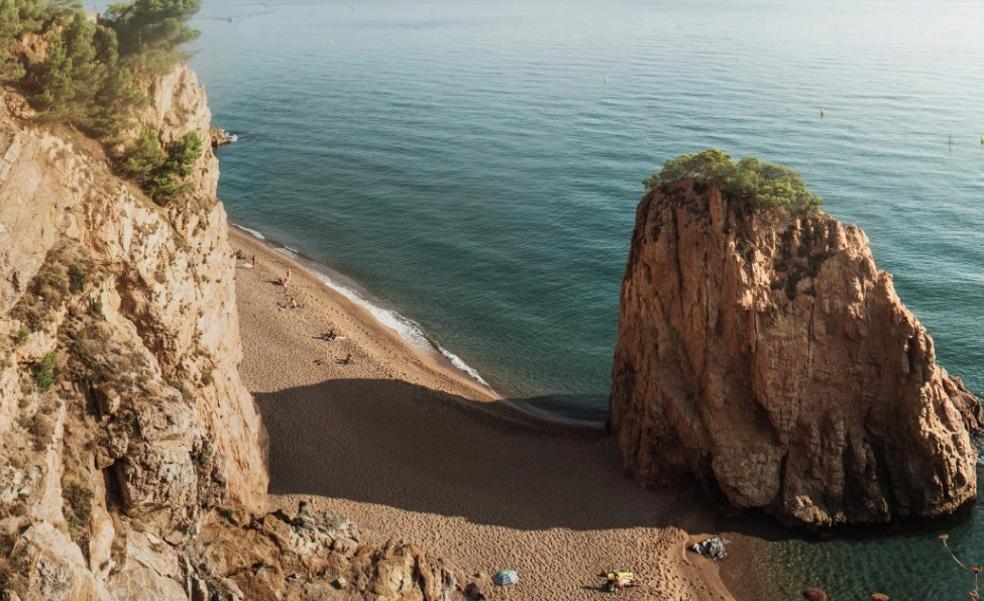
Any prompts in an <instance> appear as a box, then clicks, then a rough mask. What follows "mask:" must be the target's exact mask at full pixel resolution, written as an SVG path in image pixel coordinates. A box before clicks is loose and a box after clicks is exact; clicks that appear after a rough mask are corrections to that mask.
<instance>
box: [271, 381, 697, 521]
mask: <svg viewBox="0 0 984 601" xmlns="http://www.w3.org/2000/svg"><path fill="white" fill-rule="evenodd" d="M256 400H257V403H258V405H259V407H260V410H261V412H262V414H263V420H264V423H265V424H266V427H267V430H268V433H269V440H270V447H269V463H270V478H271V482H270V492H271V493H273V494H310V495H323V496H329V497H338V498H344V499H349V500H352V501H359V502H368V503H377V504H383V505H388V506H391V507H396V508H400V509H405V510H410V511H417V512H425V513H435V514H440V515H445V516H462V517H464V518H466V519H468V520H469V521H472V522H475V523H479V524H491V525H499V526H506V527H511V528H517V529H522V530H539V529H547V528H555V527H566V528H571V529H575V530H592V529H608V528H621V527H625V528H628V527H637V526H653V527H663V526H668V525H675V526H680V527H683V528H687V527H688V526H692V525H691V524H686V523H683V522H685V521H690V520H692V519H693V516H694V515H695V512H694V511H693V508H694V503H695V500H694V497H693V496H691V495H690V494H675V493H664V492H655V491H650V490H644V489H642V488H640V487H639V486H638V485H637V484H635V483H634V482H632V481H631V480H630V479H628V478H626V477H625V476H624V475H623V472H622V469H621V462H620V457H619V454H618V450H617V448H616V447H615V444H614V440H613V439H612V438H611V437H610V436H608V435H607V434H606V433H605V432H604V431H601V430H597V429H596V430H587V429H578V428H571V427H565V426H560V425H555V424H550V423H547V422H542V421H538V420H535V419H531V418H529V417H528V416H525V415H523V414H521V413H520V412H518V411H516V410H513V409H510V408H508V407H504V406H501V405H499V404H492V405H483V404H479V403H474V402H470V401H466V400H463V399H460V398H456V397H450V396H449V395H445V394H443V393H439V392H435V391H433V390H429V389H427V388H423V387H420V386H416V385H413V384H410V383H407V382H403V381H400V380H358V379H342V380H328V381H325V382H322V383H320V384H316V385H312V386H305V387H300V388H293V389H288V390H283V391H278V392H272V393H259V394H257V395H256Z"/></svg>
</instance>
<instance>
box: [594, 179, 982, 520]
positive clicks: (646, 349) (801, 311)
mask: <svg viewBox="0 0 984 601" xmlns="http://www.w3.org/2000/svg"><path fill="white" fill-rule="evenodd" d="M610 402H611V425H612V428H613V430H614V432H615V434H616V436H617V439H618V442H619V445H620V447H621V449H622V454H623V458H624V463H625V466H626V469H627V470H628V472H629V473H631V474H632V475H633V476H634V477H635V478H637V479H638V480H640V481H641V482H643V483H644V484H647V485H653V486H664V485H667V484H669V483H671V482H675V481H677V480H679V479H680V478H681V477H691V476H692V477H696V479H697V480H698V481H700V482H702V483H703V484H704V485H706V486H707V487H708V488H710V489H712V490H719V491H720V492H721V493H723V495H724V496H725V497H726V498H727V499H728V501H729V502H730V503H731V504H732V505H734V506H736V507H740V508H745V507H749V508H752V507H754V508H763V509H765V510H767V511H769V512H772V513H774V514H775V515H777V516H779V517H780V518H781V519H783V520H785V521H789V522H794V523H800V524H805V525H810V526H830V525H833V524H841V523H863V522H884V521H887V520H889V519H891V518H892V517H893V516H936V515H940V514H944V513H947V512H950V511H953V510H954V509H956V508H957V507H959V506H960V505H961V504H963V503H964V502H966V501H968V500H969V499H972V498H974V496H975V494H976V490H977V481H976V471H975V465H976V452H975V449H974V446H973V445H972V443H971V440H970V437H969V435H968V430H969V429H976V428H979V427H980V426H981V423H982V421H981V418H982V414H981V407H980V403H979V402H978V400H977V399H976V398H975V397H974V396H973V395H972V394H971V393H970V392H968V391H967V389H966V388H965V387H964V386H963V384H962V383H961V382H960V380H959V379H958V378H956V377H952V376H950V375H948V374H947V372H946V371H945V370H944V369H943V368H942V367H940V366H938V365H937V364H936V357H935V352H934V349H933V341H932V339H931V338H930V337H929V335H928V334H927V333H926V330H925V329H923V327H922V326H921V325H920V324H919V322H918V321H917V320H916V318H915V317H914V316H913V315H912V313H910V312H909V311H908V310H907V309H906V308H905V307H904V306H903V305H902V303H901V301H900V300H899V298H898V296H897V295H896V294H895V290H894V288H893V286H892V280H891V276H890V275H889V274H887V273H885V272H882V271H879V270H878V269H877V268H876V267H875V263H874V261H873V259H872V257H871V252H870V249H869V248H868V241H867V238H866V237H865V235H864V232H862V231H861V230H860V229H858V228H857V227H855V226H845V225H842V224H841V223H839V222H838V221H836V220H835V219H833V218H831V217H829V216H828V215H825V214H823V213H813V214H810V215H804V216H793V215H790V214H787V213H783V212H780V211H753V210H752V209H750V208H748V207H746V206H743V205H742V203H739V202H737V201H733V200H731V199H729V198H728V197H727V196H726V195H723V194H722V193H721V191H720V190H718V189H717V188H716V187H714V186H712V185H705V184H701V183H695V182H692V181H683V182H677V183H674V184H668V185H664V186H662V187H661V188H660V189H658V190H656V191H654V192H650V193H649V194H647V195H646V196H645V197H644V198H643V200H642V202H641V203H640V205H639V208H638V212H637V216H636V225H635V232H634V234H633V238H632V247H631V251H630V254H629V260H628V265H627V268H626V273H625V279H624V281H623V285H622V298H621V309H620V314H619V339H618V345H617V348H616V351H615V365H614V369H613V388H612V395H611V401H610Z"/></svg>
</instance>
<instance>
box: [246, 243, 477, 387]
mask: <svg viewBox="0 0 984 601" xmlns="http://www.w3.org/2000/svg"><path fill="white" fill-rule="evenodd" d="M233 225H235V226H236V227H237V228H239V229H241V230H243V231H244V232H247V233H248V234H250V235H252V236H253V237H255V238H257V239H258V240H266V236H264V235H263V234H261V233H260V232H258V231H256V230H254V229H250V228H248V227H244V226H241V225H236V224H233ZM273 250H274V251H276V252H278V253H280V254H282V255H285V256H287V257H290V258H291V259H297V258H299V257H298V255H299V252H298V251H297V249H294V248H291V247H289V246H278V247H274V249H273ZM316 273H317V274H318V275H319V276H321V281H322V283H324V285H325V286H327V287H329V288H331V289H332V290H334V291H335V292H338V293H339V294H341V295H342V296H344V297H345V298H347V299H349V300H350V301H352V302H353V303H355V304H357V305H359V306H360V307H362V308H363V309H365V310H366V311H368V312H369V314H370V315H372V316H373V317H374V318H375V319H376V321H378V322H379V323H381V324H383V325H384V326H386V327H387V328H389V329H391V330H393V331H394V332H396V334H397V335H398V336H400V338H403V339H404V340H406V341H407V342H409V343H410V344H412V345H413V346H414V347H416V348H418V349H419V350H422V351H426V352H434V350H435V349H436V350H438V351H440V353H441V354H442V355H444V357H445V358H446V359H447V360H448V361H450V362H451V365H453V366H454V367H455V368H456V369H458V370H460V371H462V372H464V373H466V374H468V375H469V376H470V377H471V378H472V379H474V380H475V381H476V382H478V383H480V384H481V385H482V386H485V387H487V388H488V389H489V390H491V389H492V388H491V386H489V383H488V382H486V381H485V379H484V378H482V376H481V375H480V374H479V373H478V370H476V369H475V368H474V367H472V366H471V365H468V364H467V363H465V362H464V361H463V360H462V359H461V357H459V356H458V355H455V354H454V353H452V352H451V351H449V350H448V349H446V348H444V347H443V346H441V345H439V344H436V343H433V342H431V340H430V339H429V338H427V335H426V334H424V331H423V329H422V328H421V327H420V325H419V324H418V323H417V322H415V321H413V320H412V319H408V318H406V317H404V316H403V315H400V314H399V313H397V312H396V311H394V310H392V309H387V308H385V307H380V306H379V305H377V304H375V303H373V302H372V301H370V300H369V299H367V298H366V297H365V296H364V295H362V294H360V293H359V291H358V290H355V289H354V288H352V287H350V286H345V285H343V284H340V283H338V282H336V281H335V280H333V279H332V278H331V277H330V276H328V275H327V274H325V273H323V272H320V271H318V272H316Z"/></svg>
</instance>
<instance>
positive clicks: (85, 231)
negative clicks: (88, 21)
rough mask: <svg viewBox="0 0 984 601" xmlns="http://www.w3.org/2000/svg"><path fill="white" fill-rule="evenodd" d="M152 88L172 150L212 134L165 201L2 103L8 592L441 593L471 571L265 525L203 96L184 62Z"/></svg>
mask: <svg viewBox="0 0 984 601" xmlns="http://www.w3.org/2000/svg"><path fill="white" fill-rule="evenodd" d="M149 96H150V100H151V102H150V103H149V106H148V107H147V108H146V110H144V112H143V113H142V114H141V116H140V120H141V121H142V123H143V125H144V126H147V127H150V128H152V129H154V130H156V131H157V132H158V133H159V136H160V138H161V139H162V141H164V142H167V141H170V140H173V139H177V138H179V137H181V136H182V135H184V134H185V133H187V132H189V131H197V132H198V134H199V135H200V136H201V138H202V140H203V141H204V142H205V143H204V144H203V148H204V152H203V155H202V156H201V158H200V159H199V160H198V163H197V164H196V166H195V169H194V171H193V173H192V175H191V176H190V177H189V181H188V185H189V187H188V193H187V194H184V195H183V196H182V197H181V198H180V199H178V200H176V201H174V202H171V203H169V204H168V205H167V206H166V207H164V208H162V207H160V206H158V205H157V204H155V203H153V202H152V201H151V200H149V199H148V198H147V197H146V196H145V195H144V194H143V193H142V192H141V191H140V190H139V189H138V188H136V187H135V186H133V185H132V184H130V183H128V182H125V181H123V180H121V179H119V178H118V177H116V176H115V175H114V173H113V171H112V169H111V166H110V162H109V161H108V160H107V159H106V156H105V155H104V153H103V151H102V148H101V147H100V146H99V145H98V144H96V143H94V142H92V141H91V140H88V139H86V138H85V137H83V136H81V135H79V134H78V133H77V132H74V131H70V130H67V129H59V128H57V127H50V128H47V127H40V126H38V125H37V124H35V123H34V122H33V121H32V120H31V111H30V109H29V108H27V105H26V103H25V102H24V100H23V98H21V97H20V96H19V95H18V94H17V93H16V92H14V91H11V90H8V89H4V90H3V103H2V104H0V599H4V600H15V599H19V600H21V601H30V600H41V599H45V600H51V599H65V600H68V599H86V600H89V599H92V600H100V601H107V600H111V599H112V600H118V601H123V600H131V599H132V600H137V599H140V600H162V601H163V600H177V599H195V600H199V599H201V600H204V599H282V598H290V599H307V598H312V599H313V598H318V599H321V598H325V596H326V595H328V594H329V592H331V593H332V594H337V595H339V598H361V597H371V598H392V599H404V598H405V599H439V598H444V596H445V595H446V594H448V592H449V591H451V590H453V587H454V578H453V576H452V575H451V573H450V572H449V571H447V570H445V569H443V568H442V567H441V566H440V564H438V563H435V562H432V561H431V560H429V559H428V558H427V557H426V556H425V555H424V554H423V553H421V552H420V551H419V550H417V549H414V548H412V547H408V546H405V545H390V546H387V547H385V548H377V547H371V546H366V545H364V544H362V543H360V541H359V538H358V534H357V531H356V530H355V529H354V527H353V526H352V525H351V524H349V523H348V522H346V521H344V520H342V519H340V518H337V517H333V516H324V515H311V514H310V513H309V512H307V511H305V510H303V509H302V510H299V512H298V513H297V514H292V515H287V514H284V513H273V514H267V515H263V514H257V513H255V512H256V510H257V509H258V508H259V501H260V500H261V499H262V497H263V495H264V493H265V491H266V486H267V476H266V471H265V458H264V444H263V431H262V426H261V424H260V419H259V415H258V413H257V411H256V409H255V408H254V404H253V400H252V398H251V396H250V395H249V393H248V392H247V391H246V389H245V388H244V387H243V385H242V383H241V381H240V379H239V374H238V365H239V362H240V354H241V351H240V343H239V331H238V324H237V313H236V306H235V295H234V280H233V277H234V260H233V258H232V255H231V252H230V248H229V245H228V243H227V240H226V233H227V229H226V228H227V224H226V215H225V211H224V209H223V207H222V204H221V203H220V202H219V201H218V199H217V198H216V184H217V181H218V165H217V161H216V160H215V157H214V155H213V154H212V150H211V146H212V145H211V143H210V138H209V127H210V123H209V121H210V114H209V110H208V106H207V103H206V101H205V94H204V90H203V89H202V87H201V86H200V85H199V84H198V82H197V81H196V78H195V76H194V74H193V73H192V72H191V71H190V70H188V69H187V68H185V67H183V66H181V67H178V68H176V69H175V70H174V71H173V72H172V73H170V74H169V75H167V76H164V77H162V78H159V79H158V80H157V81H156V82H154V84H153V85H152V86H151V88H150V90H149Z"/></svg>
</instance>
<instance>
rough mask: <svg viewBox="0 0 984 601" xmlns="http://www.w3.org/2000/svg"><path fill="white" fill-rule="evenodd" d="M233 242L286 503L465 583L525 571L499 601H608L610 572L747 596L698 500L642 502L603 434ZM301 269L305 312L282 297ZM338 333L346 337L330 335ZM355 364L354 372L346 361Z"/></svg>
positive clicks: (277, 486) (646, 586)
mask: <svg viewBox="0 0 984 601" xmlns="http://www.w3.org/2000/svg"><path fill="white" fill-rule="evenodd" d="M230 238H231V244H232V246H233V248H234V249H241V250H242V252H243V253H244V254H246V255H247V256H250V255H254V254H255V255H256V256H257V265H256V266H255V267H254V268H253V269H242V268H240V269H238V270H237V298H238V304H239V314H240V324H241V330H242V340H243V348H244V361H243V364H242V374H243V378H244V380H245V382H246V385H247V386H248V387H249V389H250V390H251V391H252V392H253V394H254V395H255V397H256V400H257V403H258V405H259V407H260V410H261V412H262V414H263V420H264V423H265V425H266V428H267V430H268V434H269V464H270V476H271V487H270V488H271V490H270V492H271V497H270V503H271V505H274V506H276V505H281V506H295V505H296V503H297V502H298V500H300V499H307V500H309V501H311V502H312V503H314V504H315V505H316V506H319V507H323V508H326V509H329V510H332V511H335V512H338V513H341V514H344V515H346V516H348V517H349V518H351V519H353V520H354V521H355V522H356V523H357V524H359V526H360V528H361V530H362V532H363V534H364V536H365V537H366V538H367V539H368V540H375V541H380V542H382V541H385V540H388V539H402V540H405V541H408V542H412V543H414V544H416V545H418V546H420V547H422V548H424V549H426V550H428V551H429V552H431V553H433V554H434V555H436V556H439V557H443V558H444V559H445V560H446V561H447V562H449V563H450V564H453V565H455V566H457V567H459V568H461V569H463V570H467V572H468V573H483V574H485V575H486V577H487V575H488V574H490V573H494V572H495V571H496V570H498V569H500V568H504V567H509V568H515V569H516V570H518V572H519V574H520V581H519V583H518V584H517V585H515V586H513V587H510V588H509V589H506V590H502V589H498V590H486V591H485V592H486V594H487V595H488V596H489V599H524V600H532V601H539V600H542V601H557V600H578V599H596V598H602V597H607V595H604V594H603V593H600V592H598V590H597V587H598V585H600V584H601V579H600V578H598V574H599V573H600V572H602V571H604V570H609V569H613V568H614V569H622V570H631V571H634V572H636V574H637V575H638V576H639V578H640V583H641V586H639V587H638V588H635V589H631V590H629V591H627V592H625V593H624V594H622V595H620V598H626V599H665V600H701V601H704V600H729V599H732V597H731V595H730V594H729V593H728V591H727V590H726V589H725V586H724V584H723V583H722V580H721V577H720V574H719V570H718V566H717V564H715V563H713V562H711V561H709V560H707V559H704V558H702V557H699V556H697V555H695V554H693V553H689V552H686V551H685V545H686V543H687V542H688V541H690V540H693V539H697V538H701V537H703V536H704V535H706V534H708V533H711V532H712V531H713V529H714V514H713V512H712V511H711V509H710V508H709V507H706V506H705V505H704V504H702V503H701V502H699V501H698V500H697V499H696V498H695V497H694V496H692V495H690V494H689V493H686V492H657V491H651V490H643V489H642V488H640V487H639V486H637V485H636V484H635V483H634V482H632V481H631V480H629V479H628V478H626V477H625V476H624V475H623V473H622V470H621V466H620V460H619V456H618V451H617V449H616V448H615V445H614V444H613V440H612V438H611V437H609V436H607V435H606V434H605V433H604V432H601V431H598V430H588V429H579V428H575V427H571V426H564V425H560V424H553V423H550V422H545V421H542V420H537V419H535V418H532V417H529V416H527V415H525V414H522V413H520V412H518V411H517V410H515V409H512V408H510V407H508V406H506V405H504V404H503V403H501V402H497V398H496V397H495V395H494V394H493V393H491V392H490V391H489V390H487V389H486V388H484V387H483V386H481V385H480V384H478V383H477V382H475V381H474V380H471V379H470V378H469V377H468V376H467V375H466V374H464V373H463V372H459V371H457V370H455V369H454V368H453V367H452V366H451V365H450V364H449V363H448V362H447V361H446V360H443V358H440V357H438V356H434V355H432V354H429V353H427V352H424V351H421V350H418V349H416V348H413V347H412V346H410V345H409V344H407V343H406V342H404V341H403V339H401V338H400V337H399V336H397V335H396V334H395V333H394V332H393V331H391V330H389V329H388V328H386V327H385V326H383V325H382V324H380V323H379V322H377V321H376V320H375V319H374V318H373V317H372V315H370V314H369V313H368V312H367V311H366V310H365V309H363V308H361V307H359V306H358V305H356V304H354V303H352V302H350V301H349V300H348V299H346V298H344V297H343V296H342V295H340V294H338V293H337V292H335V291H333V290H331V289H329V288H327V287H326V286H325V285H323V284H322V283H321V281H320V280H319V279H318V278H317V277H316V276H314V275H313V274H311V273H309V272H307V271H306V270H305V269H303V268H302V267H301V266H300V265H299V264H297V263H295V262H293V261H291V260H290V259H289V258H287V257H285V256H282V255H280V254H279V253H277V252H274V251H273V250H271V249H270V248H269V247H267V246H266V245H265V244H263V243H260V242H259V241H257V240H255V239H254V238H252V237H249V236H248V235H246V234H243V233H241V232H238V231H236V230H231V233H230ZM288 267H290V268H291V269H292V271H293V275H292V278H291V280H290V284H289V286H288V291H289V293H290V294H291V296H292V297H293V299H294V300H295V301H296V302H297V303H298V304H299V305H300V307H299V308H288V307H289V306H290V303H289V301H288V300H287V298H286V296H285V292H284V289H283V288H282V287H281V286H278V285H277V284H275V280H276V279H277V278H280V277H283V275H284V274H285V272H286V269H287V268H288ZM329 328H332V329H334V330H335V332H336V333H337V334H338V335H340V336H341V337H344V339H339V340H335V341H333V342H325V341H323V340H320V339H319V335H320V334H321V333H323V332H324V331H326V330H328V329H329ZM348 354H351V355H352V357H353V359H354V361H353V363H352V364H351V365H348V366H345V365H342V364H340V363H338V361H339V360H340V359H342V358H343V357H345V356H346V355H348ZM729 550H730V551H731V552H732V553H733V555H737V556H738V557H740V556H741V554H740V553H734V551H736V549H735V548H733V547H732V548H729ZM726 561H732V559H731V558H729V559H728V560H726ZM734 561H735V562H736V563H735V564H734V565H732V566H731V568H730V569H733V570H735V571H736V572H737V573H738V574H740V573H741V569H740V564H738V563H737V561H738V560H734Z"/></svg>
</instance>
